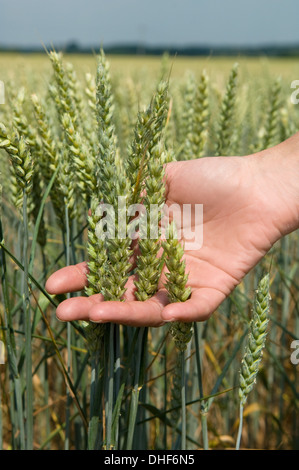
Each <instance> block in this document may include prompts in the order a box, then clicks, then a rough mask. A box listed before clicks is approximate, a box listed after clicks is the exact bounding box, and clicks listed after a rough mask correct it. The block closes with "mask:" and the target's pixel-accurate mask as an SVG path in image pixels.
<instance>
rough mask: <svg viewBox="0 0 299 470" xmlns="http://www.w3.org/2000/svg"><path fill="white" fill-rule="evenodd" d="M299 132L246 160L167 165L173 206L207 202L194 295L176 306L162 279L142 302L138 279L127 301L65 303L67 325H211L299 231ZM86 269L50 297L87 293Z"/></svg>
mask: <svg viewBox="0 0 299 470" xmlns="http://www.w3.org/2000/svg"><path fill="white" fill-rule="evenodd" d="M298 144H299V134H298V135H295V136H293V138H290V139H289V140H288V141H285V142H284V143H282V144H279V145H278V146H276V147H273V148H272V149H268V150H264V151H262V152H259V153H256V154H253V155H248V156H244V157H205V158H201V159H198V160H188V161H179V162H173V163H169V164H167V165H166V204H167V205H168V206H169V205H171V204H174V203H175V204H179V205H180V206H182V205H183V204H191V205H193V204H203V245H202V247H201V248H200V249H199V250H185V256H184V259H185V260H186V272H187V273H188V275H189V278H188V283H187V286H190V287H191V289H192V293H191V297H190V298H189V300H187V301H186V302H184V303H169V301H168V298H167V293H166V290H165V287H164V282H165V276H164V274H163V273H162V277H161V282H160V284H159V290H158V292H157V293H156V294H155V295H154V296H153V297H152V298H150V299H148V300H146V301H144V302H141V301H137V300H136V299H135V297H134V290H135V286H134V282H133V278H132V277H131V278H130V279H129V281H128V283H127V285H126V287H127V290H126V294H125V297H124V300H125V301H124V302H117V301H109V302H108V301H104V299H103V296H102V295H101V294H97V295H93V296H90V297H83V296H82V297H73V298H70V299H67V300H64V301H63V302H61V303H60V304H59V306H58V308H57V312H56V315H57V318H58V319H60V320H61V321H71V320H72V321H74V320H90V321H93V322H99V323H105V322H114V323H119V324H124V325H130V326H153V327H158V326H160V325H163V324H164V323H165V322H168V321H183V322H191V321H203V320H207V319H208V318H209V317H210V315H211V314H212V313H213V312H214V311H215V310H216V309H217V307H218V306H219V305H220V304H221V303H222V302H223V301H224V299H225V298H226V297H227V296H229V294H230V293H231V292H232V291H233V290H234V288H235V287H236V286H237V285H238V284H239V283H240V282H241V280H242V279H243V277H244V276H245V275H246V274H247V273H248V272H249V271H250V270H251V269H252V268H253V267H254V266H255V265H256V264H257V263H258V262H259V261H260V260H261V259H262V258H263V256H264V255H265V254H266V253H267V252H268V251H269V250H270V248H271V247H272V246H273V245H274V243H275V242H276V241H277V240H279V239H280V238H282V237H283V236H284V235H286V234H288V233H290V232H292V231H294V230H295V229H297V228H298V220H299V201H298V199H299V195H298V193H299V190H298V187H297V186H299V184H298V183H299V178H298V176H299V171H298V170H299V160H298V158H297V156H294V154H295V153H296V152H298V151H297V150H295V149H296V148H298ZM87 272H88V268H87V264H86V263H80V264H77V265H75V266H68V267H64V268H62V269H60V270H59V271H57V272H55V273H53V274H52V275H51V276H50V278H49V279H48V281H47V283H46V290H47V291H48V292H49V293H50V294H61V293H66V292H75V291H80V290H82V289H83V288H84V286H85V285H87V279H86V273H87Z"/></svg>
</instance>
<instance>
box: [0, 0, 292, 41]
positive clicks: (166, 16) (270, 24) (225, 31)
mask: <svg viewBox="0 0 299 470" xmlns="http://www.w3.org/2000/svg"><path fill="white" fill-rule="evenodd" d="M298 10H299V2H298V0H148V1H147V0H84V1H83V0H81V1H80V0H48V1H46V0H0V45H1V44H5V45H21V46H35V45H40V44H41V43H45V44H46V45H48V44H50V43H55V44H66V43H68V42H70V41H77V42H78V43H79V44H81V45H84V46H89V45H98V44H103V45H104V47H105V45H110V44H115V43H132V42H138V43H143V44H147V45H166V46H167V45H175V46H184V45H190V44H196V45H198V44H202V45H241V46H242V45H260V44H269V43H271V44H272V43H274V44H290V43H299V27H298Z"/></svg>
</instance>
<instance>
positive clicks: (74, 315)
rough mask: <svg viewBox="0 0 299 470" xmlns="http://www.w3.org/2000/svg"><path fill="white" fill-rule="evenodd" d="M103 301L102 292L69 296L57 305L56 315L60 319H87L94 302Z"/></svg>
mask: <svg viewBox="0 0 299 470" xmlns="http://www.w3.org/2000/svg"><path fill="white" fill-rule="evenodd" d="M103 301H104V297H103V296H102V294H95V295H91V296H90V297H71V298H70V299H66V300H64V301H63V302H61V303H60V304H59V305H58V307H57V309H56V316H57V318H58V320H61V321H79V320H85V321H88V320H89V311H90V309H91V308H92V307H93V306H94V305H95V304H97V303H99V302H103Z"/></svg>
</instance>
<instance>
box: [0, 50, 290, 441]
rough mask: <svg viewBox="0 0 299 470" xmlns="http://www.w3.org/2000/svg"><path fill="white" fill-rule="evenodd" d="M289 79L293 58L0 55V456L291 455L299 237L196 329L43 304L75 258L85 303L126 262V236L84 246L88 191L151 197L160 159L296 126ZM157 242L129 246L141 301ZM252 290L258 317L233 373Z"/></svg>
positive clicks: (238, 147) (115, 285)
mask: <svg viewBox="0 0 299 470" xmlns="http://www.w3.org/2000/svg"><path fill="white" fill-rule="evenodd" d="M294 80H299V61H298V60H297V59H276V58H266V57H261V58H246V57H232V58H220V57H219V58H216V57H213V56H211V57H207V58H203V57H200V58H196V57H194V58H186V57H184V58H183V57H168V56H167V55H165V56H163V57H137V56H136V57H126V56H114V55H112V56H107V57H105V55H104V54H102V55H101V54H95V55H94V56H87V55H83V56H80V55H68V56H64V55H60V54H58V53H57V54H56V53H52V54H50V55H48V54H47V53H46V52H45V53H44V54H36V55H21V54H6V53H5V54H4V53H2V54H0V81H1V83H3V84H4V92H5V94H4V97H5V103H4V104H0V123H1V124H0V184H1V213H0V216H1V217H0V269H1V274H0V275H1V290H0V299H1V303H0V340H1V343H0V346H1V345H3V348H2V349H3V350H4V360H3V361H2V362H4V363H3V364H1V361H0V449H4V450H11V449H36V450H42V449H51V450H57V449H70V450H78V449H99V450H106V449H120V450H124V449H133V450H139V449H149V450H153V449H154V450H161V449H168V450H171V449H173V450H178V449H188V450H202V449H235V448H236V447H238V446H240V448H242V449H286V450H291V449H298V448H299V419H298V407H299V400H298V393H299V392H298V372H299V370H298V367H299V365H298V364H296V363H294V361H293V362H292V361H291V354H292V352H293V350H292V347H291V344H292V342H293V341H296V340H298V339H299V311H298V300H299V282H298V275H299V250H298V249H299V237H298V233H297V232H293V233H291V234H290V235H288V236H286V237H284V238H283V239H282V240H280V241H279V242H277V243H276V245H274V247H273V248H272V249H271V251H270V252H269V253H268V254H267V255H266V256H265V257H264V258H263V259H262V261H261V262H260V263H259V264H258V265H257V266H256V267H255V268H254V269H252V271H251V272H250V273H248V275H247V276H246V277H245V278H244V279H243V281H242V282H241V283H240V285H238V286H237V288H236V289H235V290H234V291H233V293H232V294H231V295H230V296H229V297H228V298H226V300H225V301H224V302H223V303H222V304H221V305H220V307H219V308H218V309H217V310H216V311H215V312H214V314H213V315H212V316H211V317H210V318H209V319H208V320H206V321H203V322H197V323H194V324H185V323H183V322H175V324H165V325H164V326H161V327H158V328H151V327H133V326H126V325H122V324H120V325H118V324H113V323H108V324H104V325H97V324H92V323H91V322H82V321H72V322H61V321H59V320H58V319H57V318H56V315H55V311H56V307H57V306H58V304H59V303H60V302H61V301H63V300H65V299H66V298H67V297H70V296H76V295H77V293H73V294H59V295H56V296H55V295H49V294H48V293H47V292H46V291H45V282H46V279H47V278H48V277H49V276H50V274H52V273H53V272H54V271H55V270H57V269H58V268H61V267H64V266H66V265H69V264H75V263H79V262H82V261H88V262H89V268H90V274H89V278H88V280H89V286H88V288H87V289H85V290H83V291H82V292H81V295H82V296H89V295H92V294H95V293H99V292H101V293H102V294H103V295H104V298H105V300H121V299H122V296H123V294H124V291H125V287H124V286H125V283H126V281H127V279H128V275H129V274H130V273H131V272H133V271H134V269H135V268H133V267H132V266H129V268H128V263H129V261H128V260H129V256H128V253H129V250H130V246H129V241H128V240H127V239H125V241H122V243H120V242H119V240H117V241H115V242H114V243H112V242H111V243H109V242H108V243H106V244H105V243H104V242H103V241H99V240H98V239H97V238H96V236H95V232H94V229H95V226H96V224H97V222H98V221H99V217H98V216H97V213H96V207H97V203H99V200H100V199H101V198H103V199H104V201H109V203H111V204H112V205H115V207H117V201H116V199H117V194H120V193H119V191H123V192H124V194H126V195H127V196H128V198H129V200H130V201H131V202H132V201H133V202H138V201H139V199H138V198H137V196H138V194H137V193H138V191H137V190H139V191H140V194H141V189H140V188H141V187H142V186H141V185H142V184H144V185H145V186H144V187H146V188H147V192H148V198H149V199H148V200H149V201H158V202H159V203H161V201H162V200H163V191H162V189H163V186H162V185H163V183H162V179H159V178H160V176H161V175H162V173H163V171H162V169H163V165H164V164H166V163H169V162H172V161H177V160H180V161H181V160H191V159H199V158H205V157H207V156H211V157H213V156H217V155H222V156H227V158H229V156H234V155H239V156H245V155H249V154H252V153H255V152H258V151H260V150H262V149H265V148H268V147H271V146H274V145H275V144H277V143H279V142H281V141H283V140H285V139H286V138H288V137H289V136H291V135H292V134H294V133H295V132H297V131H298V130H299V104H298V105H296V104H293V103H292V102H291V94H292V93H293V92H294V91H295V89H294V88H291V84H292V82H293V81H294ZM161 149H162V150H161ZM144 162H145V163H144ZM144 175H146V177H147V181H149V183H146V182H145V181H146V178H145V176H144ZM142 177H144V180H142ZM140 181H141V183H140ZM146 184H147V186H146ZM138 185H139V186H140V187H139V186H138ZM124 188H125V189H124ZM136 195H137V196H136ZM135 196H136V198H135ZM236 197H237V196H236ZM130 198H131V199H130ZM88 214H89V216H88ZM159 243H160V239H159V237H158V238H157V240H154V243H153V244H152V245H151V244H148V245H146V244H145V245H144V246H141V247H140V249H141V251H142V250H143V251H142V254H143V256H144V258H143V259H141V260H140V265H138V266H137V268H136V269H137V271H138V270H139V276H140V279H141V280H142V282H140V283H139V284H138V289H139V291H138V294H137V295H139V299H140V300H141V301H143V300H146V299H147V298H149V297H150V296H151V295H153V294H154V293H155V292H156V290H157V283H158V277H159V273H160V271H159V269H160V264H161V263H158V262H157V257H155V256H154V255H156V254H157V253H156V251H155V250H157V247H160V245H159ZM165 253H166V255H167V256H168V258H169V265H167V267H168V268H169V269H170V270H171V266H172V265H174V266H175V268H173V269H174V276H173V277H172V278H170V281H169V286H168V289H169V295H171V293H172V295H173V297H172V298H174V297H176V296H175V295H174V294H173V293H174V292H175V293H176V294H177V293H178V292H179V294H177V297H176V300H180V301H184V300H186V299H185V297H186V296H187V293H188V291H187V290H185V282H184V264H182V263H181V262H180V249H179V248H178V247H177V246H176V245H174V246H171V247H170V246H168V247H167V246H165ZM177 260H179V263H176V264H175V263H172V264H171V261H177ZM169 266H170V267H169ZM176 270H177V271H176ZM178 273H179V274H178ZM265 275H266V277H264V276H265ZM268 281H269V284H268ZM258 287H259V294H258V295H259V296H260V297H259V299H260V298H261V297H262V298H263V308H264V311H263V315H264V314H265V315H268V317H267V322H268V321H269V323H267V335H266V334H264V331H262V330H259V331H260V336H259V339H260V340H261V343H262V344H263V346H264V349H263V355H262V357H260V356H259V361H260V362H259V361H258V362H257V363H256V364H255V365H254V366H252V364H249V366H248V367H251V366H252V370H251V369H250V373H248V374H247V375H246V372H245V369H244V367H245V366H244V362H245V363H246V361H248V349H246V348H247V345H248V338H249V331H250V327H251V323H250V321H251V319H253V323H254V322H259V321H260V319H257V317H256V316H255V313H256V304H255V299H256V296H257V294H256V290H257V288H258ZM269 299H271V300H270V306H269V305H268V302H269ZM263 320H264V317H263ZM256 324H257V323H256ZM182 344H183V346H182ZM297 344H298V343H297ZM246 351H247V356H246ZM0 354H1V350H0ZM0 358H1V355H0ZM242 360H243V362H242ZM242 364H243V366H242ZM242 367H243V368H242ZM242 377H243V378H242ZM242 380H243V381H245V382H246V386H248V388H247V389H246V387H245V386H244V382H242ZM249 389H250V393H249ZM244 390H245V392H244ZM244 393H245V395H246V399H245V400H244V402H243V403H241V405H242V406H241V407H240V400H241V398H242V397H243V398H244ZM247 394H248V397H247ZM240 397H241V398H240ZM240 410H241V411H242V421H241V423H240V416H241V414H240ZM238 431H239V432H238ZM240 436H241V439H240ZM237 441H238V443H237Z"/></svg>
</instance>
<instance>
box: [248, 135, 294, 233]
mask: <svg viewBox="0 0 299 470" xmlns="http://www.w3.org/2000/svg"><path fill="white" fill-rule="evenodd" d="M249 158H250V160H251V162H252V166H253V172H254V180H255V182H256V186H255V187H256V190H257V192H258V194H259V201H260V206H261V207H260V209H261V211H262V212H264V215H265V218H266V220H270V221H271V223H272V224H273V227H274V229H276V230H277V233H276V239H279V238H281V237H282V236H284V235H287V234H288V233H290V232H293V231H294V230H296V229H298V228H299V133H297V134H295V135H294V136H292V137H291V138H289V139H287V140H286V141H284V142H282V143H281V144H278V145H276V146H275V147H272V148H269V149H266V150H263V151H261V152H258V153H256V154H253V155H250V156H249ZM262 216H263V214H262Z"/></svg>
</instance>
